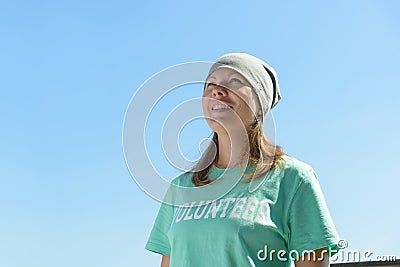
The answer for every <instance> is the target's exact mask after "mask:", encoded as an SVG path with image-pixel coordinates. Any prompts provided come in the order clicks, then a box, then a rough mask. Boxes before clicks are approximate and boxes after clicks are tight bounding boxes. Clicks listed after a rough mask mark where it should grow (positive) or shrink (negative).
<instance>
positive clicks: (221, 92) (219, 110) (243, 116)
mask: <svg viewBox="0 0 400 267" xmlns="http://www.w3.org/2000/svg"><path fill="white" fill-rule="evenodd" d="M202 102H203V112H204V115H205V117H206V120H207V123H208V124H209V125H210V127H211V128H212V129H213V130H214V131H215V132H218V131H219V130H220V129H221V126H222V127H224V128H227V127H229V128H231V127H239V126H241V127H243V126H244V127H246V129H248V127H249V126H250V125H251V124H253V123H254V121H255V114H257V113H256V110H258V109H259V108H258V106H259V105H258V100H257V96H256V94H255V93H254V90H253V89H252V88H251V86H250V84H249V83H248V82H247V80H246V79H245V78H244V77H243V76H242V75H240V74H239V73H237V72H236V71H234V70H231V69H227V68H221V69H217V70H216V71H214V72H213V73H212V74H211V75H210V76H209V78H208V79H207V81H206V85H205V89H204V93H203V101H202ZM236 114H237V115H236ZM238 118H239V119H240V120H238Z"/></svg>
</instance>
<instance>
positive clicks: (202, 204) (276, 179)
mask: <svg viewBox="0 0 400 267" xmlns="http://www.w3.org/2000/svg"><path fill="white" fill-rule="evenodd" d="M280 99H281V95H280V90H279V86H278V81H277V76H276V73H275V71H274V70H273V69H272V68H271V67H270V66H269V65H267V64H266V63H265V62H263V61H262V60H260V59H258V58H256V57H254V56H251V55H248V54H244V53H231V54H227V55H224V56H222V57H220V58H219V59H218V60H217V62H216V63H215V64H213V66H212V67H211V69H210V71H209V74H208V77H207V79H206V83H205V86H204V92H203V101H202V104H203V112H204V115H205V117H206V120H207V123H208V125H209V126H210V128H211V129H212V130H213V131H214V136H213V141H214V143H215V146H213V145H212V144H211V145H210V147H209V148H208V149H207V150H206V152H205V153H204V155H203V156H202V158H201V159H200V161H199V162H198V163H197V165H196V166H195V167H194V168H193V170H192V171H191V172H188V173H184V174H182V175H180V176H178V177H177V178H176V179H174V181H173V184H174V185H177V186H181V187H184V188H195V189H197V188H199V189H201V188H203V187H204V188H206V189H207V190H206V191H204V190H203V191H199V192H203V195H201V196H200V198H197V199H195V200H194V198H191V197H192V196H190V197H189V195H192V194H191V193H190V194H186V195H185V194H184V193H183V192H182V194H181V193H180V191H179V190H178V191H169V192H168V193H169V194H167V195H169V196H172V197H173V198H176V197H180V198H181V200H182V199H183V201H180V202H179V203H184V202H185V198H186V197H187V198H188V199H190V200H189V201H187V203H184V204H183V205H179V206H175V205H168V204H166V203H163V204H162V205H161V208H160V211H159V213H158V216H157V219H156V221H155V224H154V227H153V230H152V232H151V235H150V237H149V240H148V242H147V244H146V249H148V250H150V251H154V252H156V253H159V254H162V255H163V256H162V262H161V266H162V267H165V266H171V267H175V266H182V267H191V266H201V267H203V266H290V265H291V262H292V261H294V263H295V266H296V267H303V266H329V255H333V254H334V253H335V252H337V250H338V247H337V245H336V244H337V242H338V240H339V239H338V236H337V233H336V229H335V227H334V224H333V222H332V219H331V217H330V214H329V211H328V209H327V206H326V203H325V200H324V197H323V193H322V191H321V188H320V186H319V184H318V181H317V177H316V174H315V172H314V170H313V169H312V168H311V167H310V166H309V165H307V164H305V163H303V162H301V161H299V160H296V159H294V158H292V157H290V156H288V155H286V154H285V153H284V152H283V151H282V149H281V148H280V147H279V146H274V145H272V144H271V143H270V142H269V141H268V140H267V138H266V137H265V135H264V133H263V129H262V121H263V118H264V117H265V116H266V115H267V114H268V112H269V110H270V109H271V108H273V107H274V106H275V105H276V104H277V103H278V102H279V100H280ZM215 147H216V151H215V149H213V148H215ZM232 181H233V182H232ZM236 181H237V182H236ZM226 182H228V183H229V182H232V185H233V186H232V187H229V190H226V188H227V187H223V186H222V185H224V183H226ZM216 188H217V189H216ZM214 189H216V190H214ZM220 189H223V190H222V191H221V190H220ZM212 191H213V192H214V193H215V192H216V191H221V194H220V195H218V196H217V195H216V194H213V195H207V194H205V193H204V192H212ZM171 192H172V193H171ZM191 192H194V191H191ZM182 196H183V197H182Z"/></svg>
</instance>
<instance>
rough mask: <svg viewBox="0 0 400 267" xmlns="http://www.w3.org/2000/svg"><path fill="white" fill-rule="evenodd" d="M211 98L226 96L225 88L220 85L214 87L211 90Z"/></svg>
mask: <svg viewBox="0 0 400 267" xmlns="http://www.w3.org/2000/svg"><path fill="white" fill-rule="evenodd" d="M212 94H213V96H226V95H227V94H228V92H227V88H225V87H224V86H221V85H215V86H214V87H213V89H212Z"/></svg>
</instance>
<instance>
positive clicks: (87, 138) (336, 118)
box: [0, 0, 400, 267]
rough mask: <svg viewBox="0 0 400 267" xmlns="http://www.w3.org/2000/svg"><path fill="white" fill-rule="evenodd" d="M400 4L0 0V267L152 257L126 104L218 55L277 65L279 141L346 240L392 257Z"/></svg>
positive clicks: (397, 237)
mask: <svg viewBox="0 0 400 267" xmlns="http://www.w3.org/2000/svg"><path fill="white" fill-rule="evenodd" d="M399 11H400V2H399V1H395V0H392V1H389V0H387V1H368V0H362V1H347V0H342V1H330V2H327V1H298V2H289V1H247V3H245V2H244V1H240V2H239V1H238V2H235V1H226V2H225V3H219V2H216V1H199V2H193V1H191V2H181V3H173V2H168V1H158V2H157V1H142V2H140V3H139V2H134V1H109V2H105V1H64V2H62V1H18V0H17V1H1V2H0V36H1V42H0V114H1V115H0V122H1V131H0V183H1V185H0V214H1V220H0V266H5V267H16V266H30V267H44V266H46V267H47V266H48V267H50V266H58V267H64V266H65V267H67V266H68V267H69V266H76V267H78V266H97V267H103V266H104V267H105V266H107V267H110V266H118V267H128V266H157V265H158V264H159V260H160V257H159V256H158V255H155V254H152V253H150V252H147V251H145V250H144V245H145V242H146V240H147V237H148V235H149V232H150V230H151V228H152V224H153V221H154V219H155V216H156V214H157V211H158V207H159V203H158V202H156V201H155V200H153V199H152V198H150V197H149V196H147V195H146V194H145V193H143V192H142V191H141V190H140V189H139V187H138V186H137V185H136V184H135V182H134V181H133V179H132V177H131V176H130V173H129V171H128V169H127V167H126V165H125V161H124V155H123V151H122V144H121V143H122V137H121V135H122V123H123V119H124V113H125V110H126V108H127V105H128V104H129V101H130V99H131V97H132V96H133V94H134V93H135V91H136V90H137V88H139V87H140V85H141V84H142V83H143V82H144V81H145V80H146V79H148V78H149V77H150V76H152V75H153V74H155V73H156V72H159V71H161V70H162V69H164V68H166V67H169V66H172V65H174V64H178V63H183V62H188V61H197V60H206V61H212V60H215V59H216V58H217V57H219V56H221V55H222V54H225V53H228V52H247V53H250V54H254V55H256V56H259V57H261V58H263V59H264V60H265V61H267V62H268V63H270V65H272V66H273V67H274V68H275V69H276V71H277V73H278V77H279V81H280V86H281V91H282V96H283V98H282V101H281V102H280V103H279V105H278V106H277V107H276V108H275V109H274V110H273V115H274V118H275V121H276V131H277V134H276V143H277V144H279V145H281V146H282V147H283V148H284V150H285V151H286V152H287V153H289V154H290V155H293V156H295V157H297V158H298V159H300V160H303V161H305V162H307V163H309V164H310V165H311V166H313V167H314V169H315V170H316V172H317V174H318V176H319V179H320V183H321V186H322V188H323V190H324V193H325V197H326V200H327V203H328V206H329V208H330V211H331V214H332V216H333V219H334V222H335V224H336V227H337V229H338V232H339V234H340V235H341V237H343V238H345V239H346V240H347V241H348V243H349V248H351V249H359V250H364V249H368V250H371V251H373V252H374V255H378V254H389V255H397V256H398V257H400V246H399V241H400V234H399V232H398V231H397V229H398V221H399V220H400V217H399V214H400V213H399V208H398V195H399V187H400V182H399V175H398V173H397V170H398V163H399V149H400V141H399V130H400V129H399V125H400V123H399V117H400V110H399V106H398V102H399V98H400V93H399V84H400V75H399V74H400V69H399V62H400V52H399V51H400V50H399V47H400V20H399V18H398V13H399ZM200 95H201V92H200V91H199V92H198V96H200ZM165 107H166V106H164V108H165ZM165 112H166V113H167V112H168V111H165ZM160 122H161V120H154V124H157V123H160ZM203 126H204V125H203ZM192 127H193V125H192ZM202 131H203V132H204V133H205V134H208V130H207V129H202ZM182 134H183V135H184V134H185V132H184V133H182ZM188 134H190V131H186V135H188ZM159 135H160V134H159V133H154V143H152V142H151V140H150V142H149V141H148V146H149V147H150V148H149V149H150V150H151V149H153V150H154V151H156V150H157V147H158V143H159ZM204 137H206V136H204ZM183 138H184V137H183ZM152 146H154V147H152ZM187 149H188V151H190V149H193V150H196V149H197V144H195V143H193V148H190V147H188V148H187ZM154 164H155V165H156V166H158V168H161V169H162V170H163V173H165V174H167V175H168V174H170V175H172V173H173V170H172V167H170V166H168V164H166V163H165V162H163V158H162V157H160V158H156V160H155V161H154ZM168 168H170V169H168Z"/></svg>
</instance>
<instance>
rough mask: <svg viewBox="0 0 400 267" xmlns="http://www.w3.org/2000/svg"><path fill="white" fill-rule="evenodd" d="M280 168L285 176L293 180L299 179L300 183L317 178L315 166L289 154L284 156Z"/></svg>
mask: <svg viewBox="0 0 400 267" xmlns="http://www.w3.org/2000/svg"><path fill="white" fill-rule="evenodd" d="M280 168H281V170H282V172H283V176H284V177H287V178H290V179H291V180H292V179H295V180H298V182H300V183H304V182H306V183H307V182H312V181H313V180H316V179H317V176H316V174H315V171H314V169H313V167H311V166H310V165H309V164H308V163H306V162H304V161H301V160H299V159H296V158H294V157H292V156H289V155H284V156H283V162H282V164H281V166H280Z"/></svg>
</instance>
